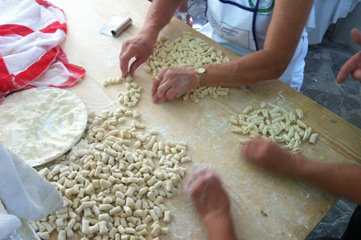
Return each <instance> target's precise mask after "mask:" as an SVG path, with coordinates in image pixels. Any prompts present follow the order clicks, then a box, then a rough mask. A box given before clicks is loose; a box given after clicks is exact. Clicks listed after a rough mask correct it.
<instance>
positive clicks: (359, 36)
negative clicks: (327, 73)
mask: <svg viewBox="0 0 361 240" xmlns="http://www.w3.org/2000/svg"><path fill="white" fill-rule="evenodd" d="M351 37H352V39H353V40H354V42H355V43H356V44H358V45H360V46H361V32H359V31H358V30H357V29H352V31H351ZM350 74H352V77H353V79H355V80H356V81H359V82H361V51H360V52H358V53H356V54H355V55H354V56H353V57H351V58H350V59H349V60H348V61H347V62H346V63H345V64H344V65H343V66H342V68H341V70H340V72H339V73H338V75H337V82H338V83H343V82H345V81H346V78H347V76H348V75H350Z"/></svg>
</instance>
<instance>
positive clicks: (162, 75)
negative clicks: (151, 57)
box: [152, 68, 166, 96]
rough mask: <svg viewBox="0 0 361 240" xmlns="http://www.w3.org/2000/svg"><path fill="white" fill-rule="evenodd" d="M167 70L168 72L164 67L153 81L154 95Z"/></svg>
mask: <svg viewBox="0 0 361 240" xmlns="http://www.w3.org/2000/svg"><path fill="white" fill-rule="evenodd" d="M165 72H166V68H163V69H162V71H160V73H159V74H158V75H157V76H156V77H155V81H154V82H153V87H152V96H154V95H155V93H156V92H157V89H158V87H159V84H160V83H161V80H162V79H163V77H164V75H165Z"/></svg>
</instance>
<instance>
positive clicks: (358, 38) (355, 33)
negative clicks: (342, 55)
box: [351, 28, 361, 46]
mask: <svg viewBox="0 0 361 240" xmlns="http://www.w3.org/2000/svg"><path fill="white" fill-rule="evenodd" d="M351 37H352V39H353V41H354V42H355V43H356V44H357V45H360V46H361V32H360V31H359V30H357V29H356V28H354V29H352V31H351Z"/></svg>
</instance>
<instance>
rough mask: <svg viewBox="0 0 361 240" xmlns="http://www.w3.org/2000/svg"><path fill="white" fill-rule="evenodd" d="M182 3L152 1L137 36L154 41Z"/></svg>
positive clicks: (177, 1)
mask: <svg viewBox="0 0 361 240" xmlns="http://www.w3.org/2000/svg"><path fill="white" fill-rule="evenodd" d="M182 2H183V0H154V1H153V3H152V5H151V7H150V8H149V11H148V13H147V16H146V18H145V21H144V25H143V27H142V30H141V31H140V32H139V34H140V35H144V36H146V37H147V38H150V39H151V40H152V41H155V40H156V39H157V37H158V34H159V32H160V30H162V29H163V28H164V26H165V25H167V24H168V22H169V21H170V19H171V18H172V16H173V14H174V12H175V10H176V9H177V8H178V6H179V5H180V4H181V3H182Z"/></svg>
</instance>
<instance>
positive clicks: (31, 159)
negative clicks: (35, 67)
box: [0, 88, 88, 166]
mask: <svg viewBox="0 0 361 240" xmlns="http://www.w3.org/2000/svg"><path fill="white" fill-rule="evenodd" d="M0 116H1V117H0V141H2V143H3V144H4V145H5V146H6V147H7V148H9V149H10V150H11V151H12V152H14V153H16V154H17V155H19V156H20V157H21V158H22V159H23V160H24V161H26V162H27V163H29V164H30V165H31V166H39V165H41V164H44V163H47V162H49V161H52V160H54V159H56V158H58V157H59V156H61V155H62V154H64V153H66V152H67V151H68V150H69V149H70V148H71V147H72V146H74V144H75V143H76V142H78V141H79V139H80V137H81V136H82V134H83V132H84V130H85V127H86V124H87V119H88V115H87V111H86V108H85V105H84V103H83V102H82V101H81V100H80V99H79V98H78V97H77V96H76V95H74V94H73V93H71V92H69V91H66V90H64V89H59V88H33V89H29V90H25V91H21V92H17V93H14V94H12V95H10V96H8V97H7V98H5V100H4V101H3V103H2V104H0Z"/></svg>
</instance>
